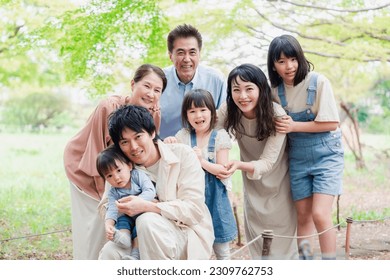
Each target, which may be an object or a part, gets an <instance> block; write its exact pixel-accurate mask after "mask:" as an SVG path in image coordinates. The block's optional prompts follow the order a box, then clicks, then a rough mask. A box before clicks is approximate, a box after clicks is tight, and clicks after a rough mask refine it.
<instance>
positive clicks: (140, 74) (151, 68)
mask: <svg viewBox="0 0 390 280" xmlns="http://www.w3.org/2000/svg"><path fill="white" fill-rule="evenodd" d="M153 72H154V73H155V74H156V75H157V76H159V77H160V78H161V80H162V82H163V88H162V91H161V92H163V91H164V90H165V88H166V87H167V77H166V76H165V73H164V71H163V70H162V69H161V68H160V67H158V66H155V65H152V64H142V65H141V66H140V67H138V68H137V70H135V74H134V78H133V81H134V82H136V83H137V82H139V81H141V80H142V79H143V78H144V77H145V76H147V75H149V74H150V73H153Z"/></svg>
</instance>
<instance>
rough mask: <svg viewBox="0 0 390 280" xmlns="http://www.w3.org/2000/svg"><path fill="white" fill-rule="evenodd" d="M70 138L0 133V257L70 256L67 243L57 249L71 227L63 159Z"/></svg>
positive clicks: (67, 136)
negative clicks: (53, 232) (54, 232)
mask: <svg viewBox="0 0 390 280" xmlns="http://www.w3.org/2000/svg"><path fill="white" fill-rule="evenodd" d="M71 135H73V133H70V134H55V135H54V134H20V133H18V134H6V133H1V134H0V138H1V146H0V155H1V161H0V221H1V222H0V227H1V229H2V230H1V232H0V240H1V241H0V243H1V246H0V259H35V258H38V259H56V258H64V256H65V258H69V257H68V254H69V252H70V249H69V244H70V242H67V243H69V244H63V246H61V243H63V242H62V241H63V240H64V239H65V240H66V239H69V238H70V231H69V229H70V225H71V222H70V194H69V187H68V186H69V184H68V181H67V179H66V176H65V173H64V168H63V160H62V155H63V149H64V146H65V144H66V142H67V140H68V139H69V138H70V137H71ZM62 230H64V232H63V233H56V234H50V235H42V236H40V235H41V234H46V233H48V232H52V231H62ZM31 235H37V236H34V237H29V238H23V237H24V236H31ZM9 239H11V240H9ZM4 240H9V241H4Z"/></svg>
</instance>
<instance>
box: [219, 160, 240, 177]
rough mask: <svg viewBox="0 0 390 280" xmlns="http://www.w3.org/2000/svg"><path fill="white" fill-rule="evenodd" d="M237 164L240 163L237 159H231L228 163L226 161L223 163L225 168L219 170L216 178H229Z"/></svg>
mask: <svg viewBox="0 0 390 280" xmlns="http://www.w3.org/2000/svg"><path fill="white" fill-rule="evenodd" d="M239 165H240V161H239V160H231V161H229V162H228V163H226V164H225V165H224V167H225V170H223V171H221V172H220V173H219V174H218V175H217V178H218V179H227V178H229V177H230V176H232V175H233V173H234V172H235V171H236V170H237V169H238V167H239Z"/></svg>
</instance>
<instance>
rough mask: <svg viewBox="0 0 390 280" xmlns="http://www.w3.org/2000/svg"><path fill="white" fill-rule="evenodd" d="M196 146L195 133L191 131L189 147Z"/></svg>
mask: <svg viewBox="0 0 390 280" xmlns="http://www.w3.org/2000/svg"><path fill="white" fill-rule="evenodd" d="M195 146H196V133H195V130H193V129H192V130H191V147H192V148H193V147H195Z"/></svg>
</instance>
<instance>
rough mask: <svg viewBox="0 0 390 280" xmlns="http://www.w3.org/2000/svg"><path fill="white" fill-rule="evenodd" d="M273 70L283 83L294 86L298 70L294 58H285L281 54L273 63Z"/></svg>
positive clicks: (296, 61)
mask: <svg viewBox="0 0 390 280" xmlns="http://www.w3.org/2000/svg"><path fill="white" fill-rule="evenodd" d="M274 68H275V70H276V72H277V73H278V74H279V76H280V77H281V78H282V80H283V81H284V83H286V84H287V85H294V79H295V75H296V73H297V70H298V60H297V58H296V57H286V56H285V54H284V53H281V55H280V58H279V59H278V60H277V61H275V62H274Z"/></svg>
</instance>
